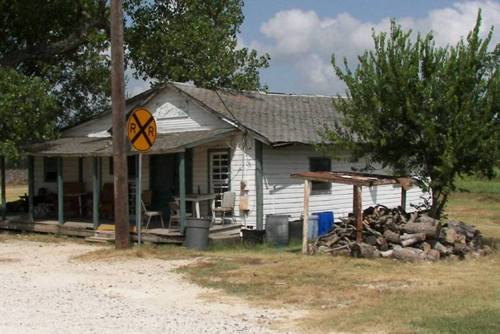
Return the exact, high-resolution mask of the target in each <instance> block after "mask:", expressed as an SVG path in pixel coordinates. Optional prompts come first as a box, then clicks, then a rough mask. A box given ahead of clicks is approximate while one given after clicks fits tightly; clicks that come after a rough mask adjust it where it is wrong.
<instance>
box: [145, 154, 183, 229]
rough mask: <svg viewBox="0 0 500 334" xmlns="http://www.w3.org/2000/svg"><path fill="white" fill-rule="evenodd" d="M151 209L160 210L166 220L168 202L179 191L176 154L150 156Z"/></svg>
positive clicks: (167, 216)
mask: <svg viewBox="0 0 500 334" xmlns="http://www.w3.org/2000/svg"><path fill="white" fill-rule="evenodd" d="M149 163H150V167H149V168H150V185H151V186H150V187H151V191H152V199H151V206H152V208H151V209H152V210H155V211H161V212H162V214H163V219H165V220H166V221H168V218H169V210H168V203H169V202H171V201H173V200H174V196H176V195H177V194H178V193H179V173H178V168H177V155H176V154H161V155H152V156H151V158H150V161H149Z"/></svg>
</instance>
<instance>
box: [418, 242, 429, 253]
mask: <svg viewBox="0 0 500 334" xmlns="http://www.w3.org/2000/svg"><path fill="white" fill-rule="evenodd" d="M420 249H421V250H423V251H424V252H428V251H430V250H431V249H432V246H431V244H430V243H428V242H422V244H421V245H420Z"/></svg>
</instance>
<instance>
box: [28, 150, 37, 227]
mask: <svg viewBox="0 0 500 334" xmlns="http://www.w3.org/2000/svg"><path fill="white" fill-rule="evenodd" d="M33 196H35V158H34V157H33V156H32V155H30V156H28V217H29V220H30V222H31V223H33V222H34V221H35V214H34V211H35V206H34V202H33Z"/></svg>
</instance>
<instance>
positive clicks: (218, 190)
mask: <svg viewBox="0 0 500 334" xmlns="http://www.w3.org/2000/svg"><path fill="white" fill-rule="evenodd" d="M208 158H209V173H210V175H209V182H210V192H211V193H215V194H217V198H216V199H215V206H216V207H220V205H221V202H222V194H223V193H224V192H226V191H229V190H230V188H231V180H230V178H231V174H230V168H229V167H230V160H229V151H211V152H209V155H208Z"/></svg>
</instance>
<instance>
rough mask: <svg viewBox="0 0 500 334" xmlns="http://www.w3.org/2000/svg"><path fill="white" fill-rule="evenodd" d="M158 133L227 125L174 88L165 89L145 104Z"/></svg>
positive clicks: (218, 127) (216, 127)
mask: <svg viewBox="0 0 500 334" xmlns="http://www.w3.org/2000/svg"><path fill="white" fill-rule="evenodd" d="M147 108H148V109H149V110H150V111H151V112H152V113H153V115H154V116H155V120H156V124H157V127H158V133H171V132H185V131H200V130H212V129H221V128H227V127H229V125H228V124H227V123H225V122H223V121H221V120H220V119H219V118H218V117H216V116H215V115H214V114H212V113H210V112H209V111H206V110H205V109H203V108H202V107H201V106H200V105H199V104H197V103H196V102H194V101H193V100H192V99H190V98H188V97H187V96H185V95H183V94H181V93H179V92H178V91H177V90H176V89H174V88H171V87H169V88H166V89H165V90H164V91H163V92H162V93H161V94H160V95H159V96H157V97H156V98H154V99H153V100H152V101H151V102H149V103H148V104H147Z"/></svg>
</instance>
